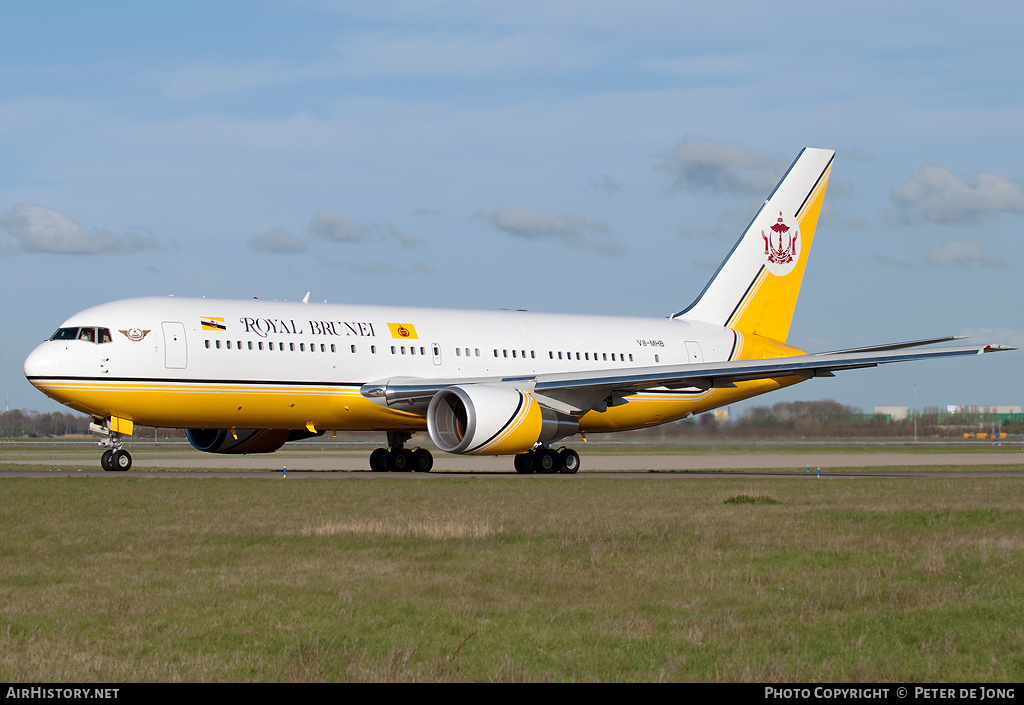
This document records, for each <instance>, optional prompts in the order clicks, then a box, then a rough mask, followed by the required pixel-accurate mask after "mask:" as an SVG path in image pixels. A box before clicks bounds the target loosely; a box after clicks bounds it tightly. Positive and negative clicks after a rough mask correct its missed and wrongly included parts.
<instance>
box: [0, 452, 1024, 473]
mask: <svg viewBox="0 0 1024 705" xmlns="http://www.w3.org/2000/svg"><path fill="white" fill-rule="evenodd" d="M580 450H583V451H584V452H582V453H581V456H582V470H581V472H580V475H587V474H596V473H600V474H615V475H618V474H626V475H640V476H644V475H649V474H651V473H656V474H668V475H672V474H678V475H692V474H694V473H712V474H721V473H723V472H728V474H729V475H732V476H735V475H736V473H737V471H762V472H761V473H757V474H758V475H759V476H806V475H807V474H808V468H809V472H810V474H814V475H816V474H817V472H818V469H819V468H820V470H821V472H822V473H823V474H830V473H835V472H836V471H842V470H843V469H849V468H857V469H863V468H878V469H879V470H875V471H868V473H867V474H869V475H872V476H878V475H879V474H880V472H879V471H880V470H881V469H885V470H887V472H886V473H885V474H886V475H893V474H899V475H905V474H906V473H907V471H911V474H915V475H919V474H921V472H920V471H919V472H916V473H914V472H912V471H913V470H914V469H915V468H917V469H922V468H931V469H936V468H938V469H940V470H939V471H938V473H936V474H942V475H944V476H950V473H951V472H954V473H958V474H959V473H960V472H962V473H964V474H971V475H977V474H979V472H981V471H978V470H974V471H972V470H971V468H977V467H980V466H989V468H991V466H999V469H998V470H997V471H995V472H994V473H986V474H996V475H999V476H1008V475H1011V474H1012V475H1016V474H1018V473H1020V474H1022V475H1024V453H1017V452H1012V453H942V452H937V453H936V452H927V453H909V452H900V453H897V452H833V453H824V452H820V451H819V450H814V451H809V452H807V453H799V452H798V453H718V454H706V455H587V454H586V453H585V449H580ZM133 458H134V465H133V466H132V469H131V471H129V472H128V473H107V475H118V476H126V475H127V476H139V475H143V474H147V470H154V469H160V470H164V471H167V470H171V471H174V470H178V471H179V472H172V473H167V472H161V473H149V474H159V475H165V476H166V475H171V474H173V475H179V474H180V475H182V476H185V475H187V476H196V475H197V473H201V474H202V475H204V476H212V475H217V474H220V473H224V474H225V475H230V476H239V474H240V473H245V474H249V473H251V474H252V475H253V476H263V477H265V476H267V475H268V474H271V473H273V474H275V475H276V474H278V473H281V474H283V472H284V470H285V468H287V472H288V474H289V475H290V476H298V475H299V474H300V473H301V474H302V475H306V474H317V475H325V476H341V475H348V474H356V475H362V476H381V475H382V474H378V473H370V472H369V471H368V462H367V459H366V458H364V457H360V456H341V457H339V456H334V455H329V454H324V455H323V456H310V455H302V456H290V455H289V454H286V453H280V454H275V455H252V456H231V455H226V456H210V455H205V454H201V453H196V454H195V456H194V457H191V456H190V457H186V458H182V457H161V454H160V453H159V452H156V451H154V452H147V451H145V450H139V451H137V452H133ZM13 463H16V464H18V465H21V466H25V465H33V466H38V470H34V469H33V470H22V471H17V474H18V475H38V474H43V473H47V474H49V473H53V472H56V471H57V470H58V469H59V470H60V471H61V472H65V473H66V472H75V473H77V472H79V471H81V472H85V473H89V474H92V473H93V472H96V473H98V474H101V475H102V474H104V473H102V472H101V471H100V470H99V468H98V464H99V458H98V456H97V458H96V462H95V463H94V464H93V463H90V462H89V460H88V459H81V458H78V459H73V460H67V459H64V460H60V459H52V460H46V459H33V460H11V461H4V460H3V459H0V476H3V475H8V476H9V475H10V474H14V471H10V470H5V466H6V465H9V464H13ZM246 471H248V473H246ZM478 473H479V474H481V475H484V474H506V473H507V474H511V475H514V474H515V473H514V472H513V470H512V459H511V458H510V457H465V456H450V455H445V454H441V453H438V454H436V455H435V460H434V470H433V472H431V473H430V476H431V477H438V476H450V475H452V474H457V475H460V476H462V475H475V474H478ZM751 474H753V473H751ZM846 474H849V473H846ZM929 474H932V473H929ZM392 475H394V474H391V473H389V474H387V476H392ZM403 475H405V476H410V477H416V476H419V477H422V476H423V475H420V474H417V473H408V474H398V475H395V476H403Z"/></svg>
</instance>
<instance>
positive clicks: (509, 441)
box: [427, 384, 579, 455]
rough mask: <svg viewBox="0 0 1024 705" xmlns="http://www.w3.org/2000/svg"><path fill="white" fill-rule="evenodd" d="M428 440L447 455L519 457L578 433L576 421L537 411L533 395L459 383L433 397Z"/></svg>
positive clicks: (564, 416) (577, 422) (548, 410)
mask: <svg viewBox="0 0 1024 705" xmlns="http://www.w3.org/2000/svg"><path fill="white" fill-rule="evenodd" d="M427 429H428V430H429V431H430V440H432V441H433V442H434V444H435V445H436V446H437V447H438V448H440V449H441V450H443V451H445V452H447V453H462V454H467V455H507V454H512V453H523V452H525V451H528V450H530V449H531V448H533V446H534V445H536V443H537V442H538V441H540V442H543V441H551V440H556V439H559V438H565V437H566V436H571V435H573V434H575V433H576V432H577V431H579V421H578V420H577V419H576V418H575V417H573V416H569V415H567V414H561V413H559V412H557V411H554V410H552V409H548V408H546V407H543V406H541V405H540V404H539V403H538V402H537V400H536V399H534V398H533V396H532V395H530V394H528V393H527V392H522V391H519V390H518V389H509V388H508V387H492V386H490V385H485V384H463V385H457V386H453V387H447V388H446V389H442V390H441V391H440V392H438V393H437V394H435V395H434V397H433V398H432V399H431V400H430V406H429V407H427Z"/></svg>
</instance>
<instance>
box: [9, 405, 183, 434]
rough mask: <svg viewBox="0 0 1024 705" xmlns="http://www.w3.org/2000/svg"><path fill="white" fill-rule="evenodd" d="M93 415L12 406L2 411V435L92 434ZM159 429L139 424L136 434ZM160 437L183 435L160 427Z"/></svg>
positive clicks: (178, 431)
mask: <svg viewBox="0 0 1024 705" xmlns="http://www.w3.org/2000/svg"><path fill="white" fill-rule="evenodd" d="M91 421H92V419H91V418H89V417H88V416H85V415H83V414H74V413H70V412H68V413H63V412H60V411H52V412H46V411H27V410H25V409H12V410H11V411H5V412H3V413H2V414H0V438H53V437H60V436H77V435H82V436H90V435H95V434H90V432H89V423H90V422H91ZM154 431H156V429H154V428H152V427H151V426H136V427H135V428H134V433H133V434H132V437H133V438H152V437H153V433H154ZM158 434H159V438H179V437H180V438H184V437H185V432H184V431H182V430H179V429H170V428H161V429H159V431H158Z"/></svg>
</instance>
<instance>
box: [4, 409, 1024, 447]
mask: <svg viewBox="0 0 1024 705" xmlns="http://www.w3.org/2000/svg"><path fill="white" fill-rule="evenodd" d="M90 420H91V419H90V418H89V417H88V416H84V415H82V414H73V413H62V412H60V411H53V412H40V411H26V410H23V409H15V410H13V411H7V412H4V413H3V414H0V438H51V437H55V436H74V435H89V422H90ZM914 420H915V419H914V417H913V416H910V417H909V418H906V419H901V420H899V421H894V420H892V419H890V418H889V417H888V416H886V415H883V414H877V415H876V414H864V413H861V411H860V409H857V408H854V407H852V406H846V405H845V404H840V403H839V402H837V401H834V400H832V399H826V400H824V401H783V402H779V403H777V404H773V405H772V406H754V407H751V408H749V409H747V411H746V413H745V414H743V416H742V417H741V418H739V419H736V420H729V421H722V420H719V419H717V418H715V416H714V415H713V414H710V413H708V414H701V415H699V416H697V417H694V418H690V419H686V420H684V421H677V422H675V423H671V424H665V425H663V426H655V427H652V428H650V429H644V430H643V431H635V432H632V433H631V435H632V436H636V437H639V438H647V439H651V440H668V439H670V438H674V437H685V436H688V435H698V436H715V435H722V436H733V437H751V438H756V437H782V438H801V437H808V438H873V437H877V438H886V437H891V438H901V437H913V435H914ZM916 420H917V435H918V436H919V437H942V438H962V437H963V434H964V433H977V432H990V433H991V432H1002V433H1007V434H1010V435H1015V436H1017V437H1018V438H1019V437H1020V436H1022V435H1024V415H1021V414H1015V415H1005V414H1004V415H1001V416H999V417H994V415H993V414H988V413H983V412H981V411H978V410H977V409H967V410H965V411H963V412H960V413H949V412H947V411H946V410H943V409H940V408H938V407H925V408H924V409H923V410H922V411H921V412H920V413H919V414H918V415H917V419H916ZM154 433H156V434H157V436H158V438H161V439H163V438H184V437H185V432H184V430H182V429H170V428H161V429H154V428H152V427H151V426H136V427H135V429H134V433H133V438H136V439H140V440H141V439H145V438H153V434H154ZM328 435H331V434H328ZM338 437H339V438H341V437H342V434H339V436H338ZM344 437H345V438H348V434H345V436H344Z"/></svg>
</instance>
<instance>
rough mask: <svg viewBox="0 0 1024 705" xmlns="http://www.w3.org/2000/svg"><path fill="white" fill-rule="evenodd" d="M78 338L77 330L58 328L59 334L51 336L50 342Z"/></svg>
mask: <svg viewBox="0 0 1024 705" xmlns="http://www.w3.org/2000/svg"><path fill="white" fill-rule="evenodd" d="M77 337H78V329H77V328H58V329H57V332H56V333H54V334H53V335H52V336H50V340H74V339H75V338H77Z"/></svg>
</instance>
